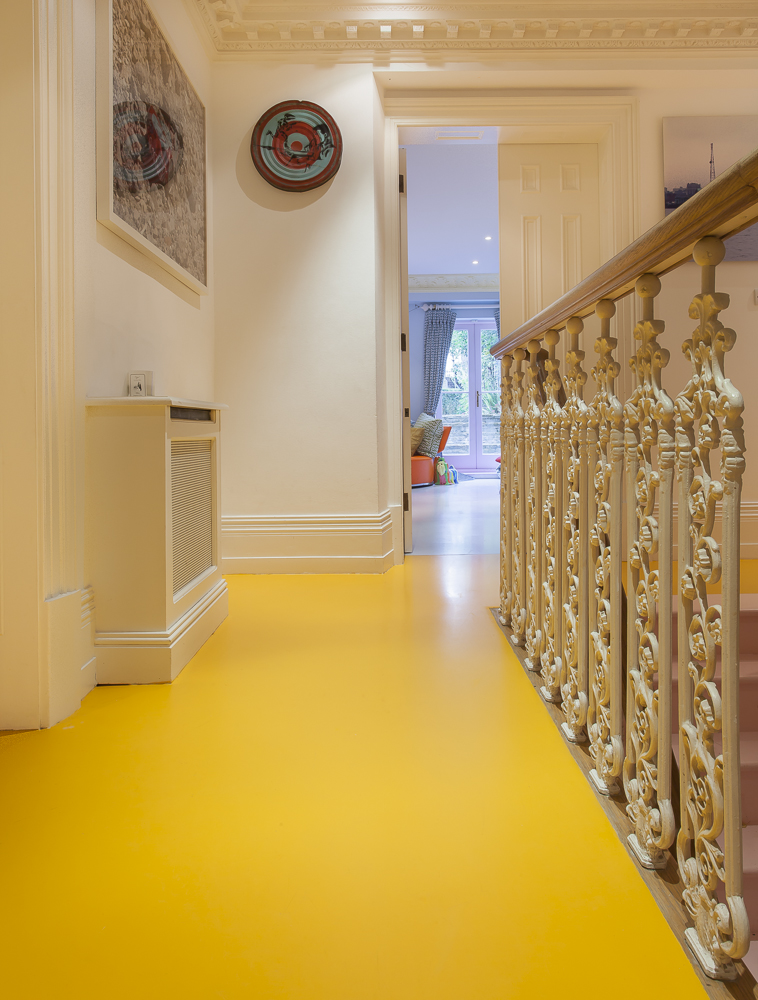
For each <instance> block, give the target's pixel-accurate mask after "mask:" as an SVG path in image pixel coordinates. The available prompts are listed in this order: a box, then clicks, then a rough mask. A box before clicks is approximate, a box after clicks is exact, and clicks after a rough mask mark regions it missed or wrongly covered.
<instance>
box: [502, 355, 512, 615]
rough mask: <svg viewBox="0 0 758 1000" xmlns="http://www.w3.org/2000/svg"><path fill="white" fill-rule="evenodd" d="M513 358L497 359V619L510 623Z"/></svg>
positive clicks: (504, 356) (505, 356)
mask: <svg viewBox="0 0 758 1000" xmlns="http://www.w3.org/2000/svg"><path fill="white" fill-rule="evenodd" d="M512 366H513V358H512V357H511V355H510V354H504V355H503V357H502V358H501V360H500V622H501V624H503V625H510V623H511V604H512V601H513V449H512V448H511V440H512V436H513V435H512V427H513V398H512V397H513V379H512V377H511V374H510V372H511V367H512Z"/></svg>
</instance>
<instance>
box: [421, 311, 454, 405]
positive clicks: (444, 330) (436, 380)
mask: <svg viewBox="0 0 758 1000" xmlns="http://www.w3.org/2000/svg"><path fill="white" fill-rule="evenodd" d="M457 315H458V314H457V313H456V312H455V311H454V310H453V309H427V311H426V315H425V316H424V413H428V414H430V416H434V414H435V412H436V410H437V404H438V403H439V401H440V394H441V392H442V380H443V379H444V377H445V365H446V364H447V356H448V352H449V351H450V341H451V340H452V339H453V327H454V326H455V317H456V316H457Z"/></svg>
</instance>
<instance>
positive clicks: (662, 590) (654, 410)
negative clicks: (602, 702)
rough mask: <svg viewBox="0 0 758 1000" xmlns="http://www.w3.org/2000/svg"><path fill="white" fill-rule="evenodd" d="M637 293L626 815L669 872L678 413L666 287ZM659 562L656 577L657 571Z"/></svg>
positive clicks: (650, 858)
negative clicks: (667, 374) (665, 343)
mask: <svg viewBox="0 0 758 1000" xmlns="http://www.w3.org/2000/svg"><path fill="white" fill-rule="evenodd" d="M636 289H637V294H638V295H639V296H640V297H641V299H642V321H641V322H640V323H638V324H637V325H636V326H635V328H634V337H635V340H637V341H639V347H638V348H637V351H636V354H635V356H634V357H633V358H632V359H631V362H630V363H631V366H632V369H633V370H634V371H635V373H636V375H637V386H636V388H635V390H634V392H633V393H632V395H631V397H630V398H629V400H628V402H627V404H626V406H625V414H624V415H625V419H626V435H627V437H626V455H627V463H628V465H627V468H628V476H629V478H628V487H629V496H628V505H629V506H630V507H632V508H633V509H634V511H635V517H634V520H632V519H631V518H630V521H629V531H630V535H629V539H628V541H629V589H628V615H629V618H628V629H629V632H630V633H632V634H634V637H635V640H636V648H635V649H634V651H633V655H630V658H629V661H628V663H627V720H628V725H627V743H626V759H625V761H624V770H623V774H624V791H625V793H626V798H627V802H628V805H627V807H626V811H627V813H628V815H629V818H630V819H631V821H632V823H634V828H635V832H634V833H633V834H631V835H630V837H629V843H630V846H631V847H632V850H633V851H634V853H635V855H636V857H637V859H638V861H639V862H640V864H641V865H642V866H643V867H645V868H665V866H666V855H665V854H664V851H665V850H666V848H668V847H670V846H671V844H672V843H673V840H674V834H675V821H674V811H673V808H672V805H671V699H672V694H671V612H672V607H671V589H672V511H673V477H674V460H675V448H674V404H673V401H672V400H671V398H670V397H669V396H668V395H667V393H666V392H665V390H664V389H663V388H662V386H661V372H662V371H663V369H664V368H665V367H666V365H667V364H668V362H669V357H670V355H669V352H668V351H667V350H666V349H665V348H663V347H661V346H660V344H659V343H658V339H657V338H658V337H659V336H660V335H661V334H662V333H663V331H664V329H665V323H663V322H662V320H657V319H655V318H654V306H655V301H654V300H655V297H656V295H658V293H659V292H660V290H661V282H660V279H659V278H658V277H656V275H654V274H643V275H642V277H641V278H639V279H638V281H637V284H636ZM656 502H657V504H658V516H657V517H656V512H655V508H656ZM656 559H657V562H658V568H657V569H652V568H651V563H652V562H653V561H654V560H656ZM630 645H631V643H630ZM631 653H632V650H631V649H630V654H631ZM656 681H657V684H656Z"/></svg>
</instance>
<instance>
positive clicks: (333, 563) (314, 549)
mask: <svg viewBox="0 0 758 1000" xmlns="http://www.w3.org/2000/svg"><path fill="white" fill-rule="evenodd" d="M392 534H393V533H392V512H391V511H390V510H385V511H383V512H382V513H381V514H364V515H351V514H342V515H335V516H332V517H294V516H293V517H288V516H284V517H222V519H221V545H222V560H221V566H222V570H223V572H224V573H384V572H386V571H387V570H388V569H389V568H390V567H391V566H392V565H394V562H395V556H394V550H393V539H392Z"/></svg>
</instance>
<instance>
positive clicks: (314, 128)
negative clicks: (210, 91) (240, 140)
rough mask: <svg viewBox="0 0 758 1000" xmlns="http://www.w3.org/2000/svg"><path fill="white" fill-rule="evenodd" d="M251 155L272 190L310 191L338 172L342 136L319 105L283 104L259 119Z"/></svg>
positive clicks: (289, 102)
mask: <svg viewBox="0 0 758 1000" xmlns="http://www.w3.org/2000/svg"><path fill="white" fill-rule="evenodd" d="M250 153H251V155H252V157H253V163H254V164H255V167H256V169H257V171H258V173H259V174H260V175H261V177H263V178H264V179H265V180H267V181H268V182H269V184H271V185H272V186H273V187H276V188H280V189H281V190H282V191H310V190H311V189H312V188H317V187H320V186H321V185H322V184H326V182H327V181H328V180H331V178H332V177H334V175H335V174H336V173H337V171H338V170H339V168H340V163H341V161H342V135H341V134H340V130H339V128H338V127H337V123H336V122H335V120H334V119H333V118H332V116H331V115H330V114H329V113H328V111H325V110H324V109H323V108H321V107H319V106H318V104H311V102H310V101H282V102H281V103H280V104H275V105H274V106H273V108H269V109H268V111H266V112H264V114H262V115H261V117H260V118H259V119H258V122H257V124H256V126H255V128H254V129H253V136H252V139H251V142H250Z"/></svg>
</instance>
